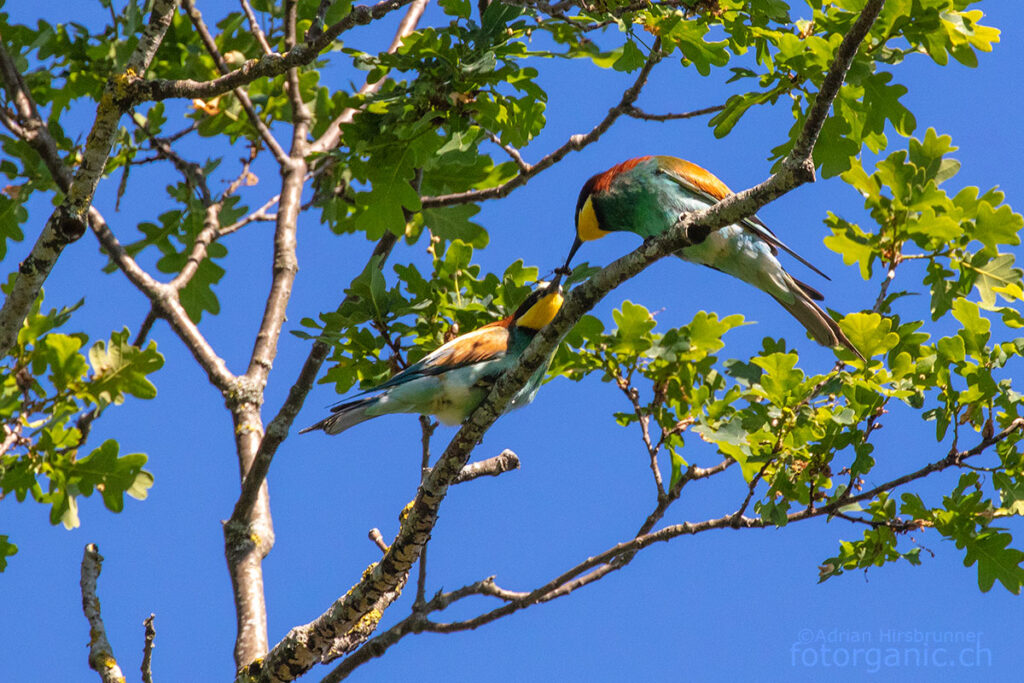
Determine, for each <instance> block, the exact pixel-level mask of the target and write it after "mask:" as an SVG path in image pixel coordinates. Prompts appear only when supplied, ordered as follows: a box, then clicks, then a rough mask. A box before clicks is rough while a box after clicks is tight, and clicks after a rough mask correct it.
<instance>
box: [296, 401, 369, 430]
mask: <svg viewBox="0 0 1024 683" xmlns="http://www.w3.org/2000/svg"><path fill="white" fill-rule="evenodd" d="M379 400H380V396H367V397H366V398H361V399H358V400H355V401H349V402H348V403H342V404H339V405H336V406H334V407H333V408H331V412H332V413H333V415H331V416H330V417H325V418H324V419H322V420H320V421H319V422H317V423H316V424H314V425H310V426H309V427H306V428H305V429H300V430H299V434H305V433H306V432H312V431H315V430H317V429H322V430H324V431H325V432H327V433H328V434H340V433H341V432H343V431H345V430H346V429H348V428H349V427H354V426H355V425H357V424H359V423H360V422H365V421H367V420H369V419H371V418H374V417H377V416H376V415H370V414H369V413H368V410H369V409H370V408H371V407H373V406H374V405H375V404H376V403H377V401H379Z"/></svg>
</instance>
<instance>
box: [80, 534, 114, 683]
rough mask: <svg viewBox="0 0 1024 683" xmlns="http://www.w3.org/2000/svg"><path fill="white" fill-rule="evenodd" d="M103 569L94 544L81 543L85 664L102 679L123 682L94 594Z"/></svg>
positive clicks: (107, 682)
mask: <svg viewBox="0 0 1024 683" xmlns="http://www.w3.org/2000/svg"><path fill="white" fill-rule="evenodd" d="M102 569H103V556H102V555H100V552H99V549H98V548H97V547H96V544H94V543H90V544H89V545H87V546H85V553H84V554H83V555H82V581H81V586H82V611H83V612H85V618H86V619H87V620H88V621H89V668H91V669H92V670H93V671H95V672H96V673H98V674H99V675H100V680H102V681H103V683H124V674H122V673H121V667H120V666H118V664H117V660H116V659H114V652H113V650H112V649H111V648H110V641H108V640H107V630H106V628H105V627H104V626H103V617H102V615H101V614H100V599H99V597H98V596H97V594H96V582H97V580H98V579H99V577H100V571H101V570H102Z"/></svg>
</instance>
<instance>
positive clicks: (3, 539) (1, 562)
mask: <svg viewBox="0 0 1024 683" xmlns="http://www.w3.org/2000/svg"><path fill="white" fill-rule="evenodd" d="M7 539H8V536H7V535H5V534H0V572H2V571H3V570H5V569H7V558H8V557H10V556H12V555H16V554H17V553H18V546H16V545H14V544H13V543H11V542H9V541H8V540H7Z"/></svg>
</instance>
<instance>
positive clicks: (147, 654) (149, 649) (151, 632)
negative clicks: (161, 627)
mask: <svg viewBox="0 0 1024 683" xmlns="http://www.w3.org/2000/svg"><path fill="white" fill-rule="evenodd" d="M155 618H156V615H155V614H150V615H149V616H148V617H146V620H145V621H144V622H142V624H143V626H144V627H145V629H146V630H145V634H146V643H145V645H143V647H142V666H141V667H140V668H141V669H142V683H153V647H154V646H153V641H154V640H155V639H156V629H155V628H153V620H154V619H155Z"/></svg>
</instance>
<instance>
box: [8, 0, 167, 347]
mask: <svg viewBox="0 0 1024 683" xmlns="http://www.w3.org/2000/svg"><path fill="white" fill-rule="evenodd" d="M177 6H178V3H177V0H156V2H155V3H154V5H153V12H152V14H151V15H150V20H149V24H148V25H147V27H146V29H145V30H144V31H143V34H142V37H141V38H140V39H139V42H138V44H137V45H136V46H135V50H134V51H133V52H132V54H131V56H130V57H129V58H128V63H127V65H126V66H125V69H124V70H123V71H122V72H120V73H118V74H115V75H114V76H112V77H111V78H110V79H109V80H108V81H107V85H106V87H105V88H104V89H103V95H102V96H101V97H100V102H99V105H98V106H97V108H96V120H95V121H94V123H93V126H92V130H91V131H90V132H89V138H88V140H87V141H86V143H85V148H84V149H83V150H82V162H81V164H80V166H79V167H78V172H77V173H75V176H74V179H73V180H72V182H71V185H70V187H69V188H68V192H67V196H66V197H65V198H64V201H62V202H61V204H60V206H58V207H57V209H56V210H55V211H54V212H53V214H51V216H50V218H49V219H48V220H47V221H46V224H45V225H44V226H43V230H42V232H41V233H40V235H39V238H38V239H37V240H36V243H35V245H34V246H33V247H32V251H31V252H30V253H29V255H28V256H27V257H26V258H25V260H23V261H22V262H21V264H20V266H19V267H18V277H17V279H16V280H15V282H14V286H13V288H12V290H11V292H10V294H8V295H7V299H6V301H4V305H3V308H2V309H0V356H5V355H7V352H8V351H9V350H10V348H11V346H12V345H13V344H14V342H15V340H16V339H17V336H18V330H19V329H20V328H21V324H22V322H23V321H24V320H25V316H26V315H28V311H29V308H30V307H31V306H32V302H33V301H35V300H36V297H37V296H38V295H39V290H40V289H41V288H42V286H43V282H45V281H46V278H47V277H48V276H49V275H50V271H51V270H53V267H54V265H56V263H57V259H58V258H59V257H60V255H61V253H62V252H63V251H64V248H65V247H67V246H68V245H69V244H71V243H73V242H75V241H77V240H78V239H79V238H80V237H81V236H82V235H83V234H84V233H85V226H86V215H87V213H88V211H89V207H90V205H91V204H92V198H93V194H94V193H95V192H96V185H97V184H98V183H99V180H100V176H102V174H103V170H104V167H105V166H106V163H107V158H108V157H109V156H110V150H111V148H112V147H113V144H114V136H115V134H116V133H117V123H118V121H119V120H120V118H121V114H122V113H123V112H124V111H126V110H127V107H128V104H129V103H128V102H127V101H126V100H125V99H124V94H125V85H126V84H127V82H128V81H129V80H131V79H132V78H138V77H139V74H142V73H144V72H145V71H146V69H147V68H149V63H150V61H152V59H153V55H154V54H155V53H156V50H157V47H158V46H159V45H160V41H161V40H162V39H163V37H164V34H165V33H166V32H167V27H168V26H170V23H171V17H172V16H173V14H174V10H175V9H176V8H177ZM6 71H7V69H6V68H4V72H5V83H7V82H8V80H9V79H8V77H7V76H8V75H7V74H6ZM17 80H20V77H19V79H17ZM20 85H21V86H23V85H24V83H20ZM17 90H18V89H16V91H15V92H17ZM12 99H13V98H12ZM47 151H48V152H50V151H55V150H47Z"/></svg>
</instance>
